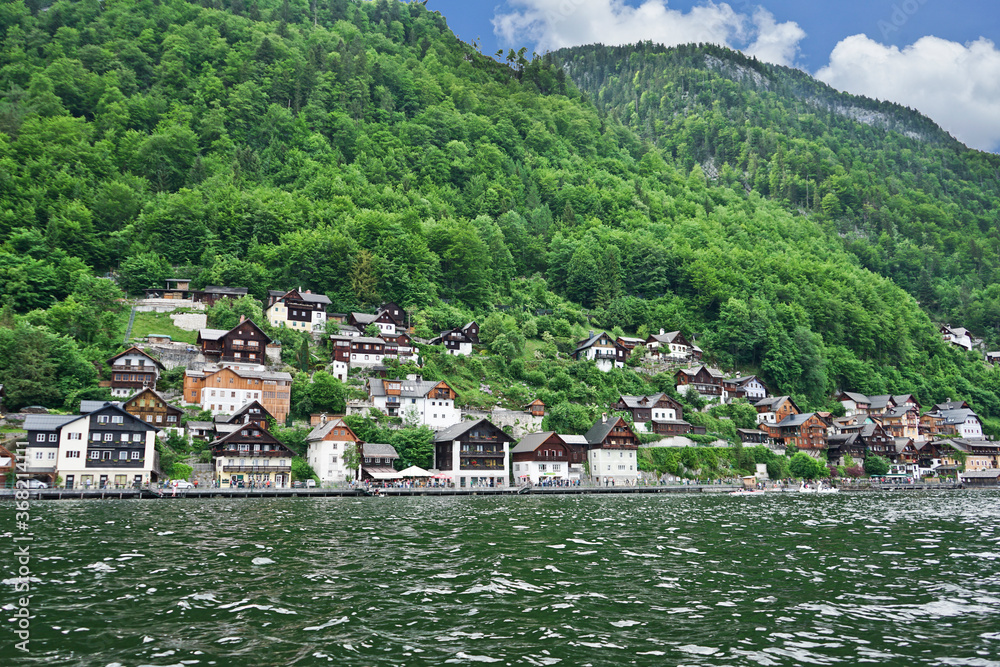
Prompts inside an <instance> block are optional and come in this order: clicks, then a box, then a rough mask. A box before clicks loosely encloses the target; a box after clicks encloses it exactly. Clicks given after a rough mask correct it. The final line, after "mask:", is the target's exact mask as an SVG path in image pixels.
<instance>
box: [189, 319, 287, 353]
mask: <svg viewBox="0 0 1000 667" xmlns="http://www.w3.org/2000/svg"><path fill="white" fill-rule="evenodd" d="M270 342H271V338H270V337H269V336H268V335H267V334H266V333H264V330H263V329H261V328H260V327H259V326H257V325H256V324H254V323H253V321H252V320H245V319H243V318H242V317H241V320H240V323H239V324H237V325H236V326H235V327H233V328H232V329H230V330H229V331H223V330H222V329H202V330H200V331H199V332H198V345H199V346H200V347H201V352H202V354H204V355H205V356H206V357H208V358H209V359H213V360H218V361H220V362H222V363H235V364H240V363H242V364H259V365H264V363H265V360H266V350H267V346H268V344H269V343H270Z"/></svg>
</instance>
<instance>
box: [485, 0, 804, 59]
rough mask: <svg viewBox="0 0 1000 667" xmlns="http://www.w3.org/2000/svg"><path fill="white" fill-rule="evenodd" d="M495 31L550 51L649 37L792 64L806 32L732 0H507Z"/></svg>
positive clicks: (515, 41) (510, 41) (513, 41)
mask: <svg viewBox="0 0 1000 667" xmlns="http://www.w3.org/2000/svg"><path fill="white" fill-rule="evenodd" d="M507 4H508V5H510V6H511V7H513V8H514V9H513V10H512V11H510V12H507V13H503V12H499V11H498V12H497V13H496V15H495V16H494V17H493V31H494V32H495V33H496V35H497V36H498V37H499V38H500V39H501V41H504V42H506V43H507V44H511V45H518V44H525V43H534V44H535V45H536V47H535V48H536V50H538V51H549V50H553V49H559V48H563V47H567V46H577V45H580V44H596V43H599V44H606V45H609V46H610V45H619V44H631V43H635V42H639V41H645V40H650V41H653V42H657V43H660V44H666V45H667V46H674V45H677V44H687V43H690V42H708V43H713V44H724V45H726V46H730V47H732V48H740V46H742V45H747V44H749V46H747V48H746V49H744V50H745V51H746V52H747V53H748V54H750V55H756V56H757V57H758V58H760V59H763V60H767V61H768V62H772V63H776V64H779V65H791V64H792V63H793V62H794V59H795V55H796V53H797V51H798V43H799V41H800V40H801V39H802V38H803V37H805V32H804V31H803V30H802V28H800V27H799V26H798V24H797V23H795V22H793V21H789V22H787V23H777V22H776V21H775V20H774V16H773V15H772V14H771V13H770V12H768V11H767V10H764V9H761V8H758V9H757V11H756V12H755V13H754V15H753V16H752V17H751V16H749V15H747V14H741V13H739V12H737V11H735V10H734V9H733V8H732V7H730V6H729V5H728V4H727V3H724V2H723V3H715V2H712V1H711V0H708V2H706V3H705V4H703V5H699V6H696V7H692V8H691V11H689V12H687V13H684V12H683V11H680V10H676V9H670V8H669V7H668V6H667V0H643V2H641V4H639V5H638V6H636V7H633V6H630V5H627V4H625V2H624V1H623V0H508V3H507Z"/></svg>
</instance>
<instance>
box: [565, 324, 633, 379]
mask: <svg viewBox="0 0 1000 667" xmlns="http://www.w3.org/2000/svg"><path fill="white" fill-rule="evenodd" d="M629 354H630V353H629V350H626V349H625V348H624V347H622V346H621V345H619V344H618V343H617V342H616V341H615V339H614V338H612V337H611V336H610V335H608V334H607V333H605V332H603V331H599V332H597V333H594V332H593V331H591V332H590V335H589V336H588V337H587V338H586V339H585V340H582V341H579V342H578V343H577V344H576V349H575V350H574V351H573V358H574V359H577V360H581V359H585V360H587V361H593V362H594V363H595V364H596V365H597V369H598V370H600V371H604V372H608V371H610V370H611V369H612V368H624V367H625V360H626V359H628V357H629Z"/></svg>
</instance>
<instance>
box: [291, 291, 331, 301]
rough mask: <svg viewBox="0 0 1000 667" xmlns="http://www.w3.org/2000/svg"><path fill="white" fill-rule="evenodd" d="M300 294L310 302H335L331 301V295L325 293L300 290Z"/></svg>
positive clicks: (304, 299)
mask: <svg viewBox="0 0 1000 667" xmlns="http://www.w3.org/2000/svg"><path fill="white" fill-rule="evenodd" d="M299 296H300V297H302V300H303V301H308V302H310V303H325V304H330V303H333V302H332V301H330V297H328V296H327V295H325V294H312V293H311V292H299Z"/></svg>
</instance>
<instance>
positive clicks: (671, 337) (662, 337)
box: [647, 331, 683, 344]
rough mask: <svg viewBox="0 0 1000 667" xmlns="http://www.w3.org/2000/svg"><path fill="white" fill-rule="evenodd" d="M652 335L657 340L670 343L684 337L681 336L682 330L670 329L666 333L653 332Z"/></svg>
mask: <svg viewBox="0 0 1000 667" xmlns="http://www.w3.org/2000/svg"><path fill="white" fill-rule="evenodd" d="M650 337H651V338H652V339H653V340H655V341H657V342H660V343H668V344H669V343H673V342H674V341H675V340H676V339H677V338H678V337H681V338H683V336H681V332H680V331H668V332H666V333H661V334H653V335H652V336H650ZM647 340H648V339H647Z"/></svg>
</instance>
